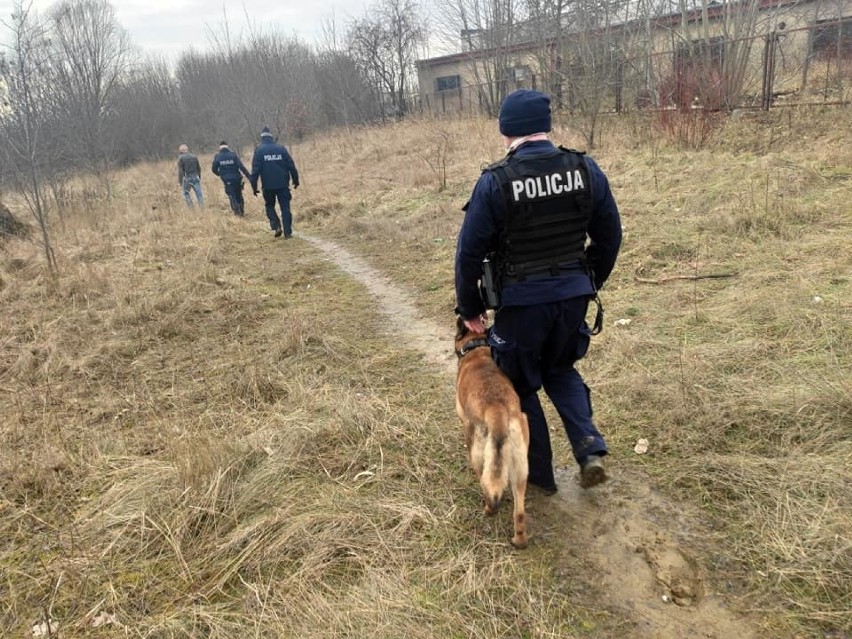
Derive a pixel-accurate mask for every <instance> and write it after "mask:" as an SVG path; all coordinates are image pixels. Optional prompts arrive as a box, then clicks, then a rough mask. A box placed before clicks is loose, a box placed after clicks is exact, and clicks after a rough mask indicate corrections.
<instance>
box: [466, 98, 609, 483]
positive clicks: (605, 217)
mask: <svg viewBox="0 0 852 639" xmlns="http://www.w3.org/2000/svg"><path fill="white" fill-rule="evenodd" d="M499 128H500V133H501V134H502V135H503V141H504V143H505V146H506V149H507V155H506V157H505V158H503V159H502V160H500V161H498V162H495V163H494V164H492V165H490V166H488V167H486V168H485V169H484V170H483V172H482V175H481V176H480V178H479V180H478V182H477V183H476V186H475V187H474V189H473V194H472V195H471V198H470V201H469V202H468V203H467V204H466V205H465V207H464V209H465V211H466V214H465V218H464V222H463V223H462V226H461V229H460V231H459V236H458V244H457V247H456V258H455V288H456V303H457V306H456V313H457V314H458V315H459V316H460V317H461V318H462V320H464V323H465V325H466V326H467V327H468V328H469V329H470V330H472V331H477V332H485V324H484V320H485V316H484V312H485V306H484V304H483V301H482V298H481V296H480V291H479V287H478V282H479V280H480V278H481V276H482V272H483V260H484V259H485V258H486V257H488V258H489V261H490V262H491V263H493V264H495V265H496V273H497V276H496V279H497V280H498V282H499V287H500V301H499V305H498V307H497V308H496V311H495V314H494V324H493V326H492V327H491V329H490V330H489V331H488V345H489V346H490V347H491V353H492V357H493V358H494V360H495V361H496V363H497V365H498V366H499V367H500V368H501V370H503V372H505V373H506V375H507V377H509V379H510V380H511V381H512V384H513V386H514V387H515V390H516V391H517V392H518V395H519V397H520V400H521V409H522V410H523V411H524V412H525V413H526V415H527V419H528V421H529V427H530V447H529V452H528V458H529V478H528V481H529V482H530V483H531V484H533V485H536V486H538V487H539V488H540V489H541V490H542V491H544V492H545V493H546V494H553V493H555V492H556V490H557V485H556V479H555V476H554V472H553V452H552V449H551V444H550V433H549V431H548V427H547V421H546V419H545V416H544V411H543V410H542V406H541V402H540V400H539V396H538V391H539V390H540V389H542V388H543V389H544V392H545V393H546V394H547V396H548V398H549V399H550V400H551V402H552V403H553V405H554V406H555V407H556V411H557V412H558V414H559V417H560V418H561V420H562V422H563V425H564V427H565V431H566V433H567V435H568V440H569V442H570V443H571V447H572V449H573V453H574V458H575V459H576V461H577V463H578V464H579V467H580V485H581V486H582V487H583V488H590V487H592V486H595V485H598V484H600V483H602V482H604V481H606V480H607V471H606V466H605V464H604V457H605V455H606V454H607V445H606V442H605V441H604V438H603V436H602V435H601V433H600V432H599V431H598V429H597V427H596V426H595V424H594V422H593V421H592V402H591V395H590V392H589V388H588V386H586V384H585V383H584V382H583V378H582V377H581V376H580V373H579V372H578V371H577V369H576V368H575V364H576V362H577V361H578V360H580V359H581V358H582V357H583V356H584V355H585V354H586V351H587V350H588V347H589V340H590V335H591V331H590V329H589V326H588V324H587V323H586V312H587V309H588V306H589V302H590V301H591V300H593V299H596V295H597V290H598V289H600V287H601V286H603V284H604V282H605V281H606V280H607V278H608V277H609V274H610V273H611V272H612V269H613V267H614V266H615V261H616V258H617V256H618V252H619V249H620V247H621V220H620V217H619V213H618V207H617V206H616V203H615V199H614V198H613V196H612V192H611V191H610V188H609V183H608V181H607V178H606V176H605V175H604V173H603V171H601V169H600V168H599V167H598V165H597V164H596V163H595V162H594V161H593V160H592V159H591V158H589V157H588V156H586V155H585V154H583V153H580V152H578V151H573V150H569V149H564V148H562V147H557V146H554V145H553V144H552V143H551V142H550V140H549V139H548V132H549V131H550V130H551V112H550V98H549V97H548V96H546V95H545V94H543V93H540V92H538V91H530V90H526V89H522V90H519V91H515V92H514V93H511V94H510V95H508V96H507V97H506V98H505V100H504V102H503V104H502V106H501V108H500V114H499Z"/></svg>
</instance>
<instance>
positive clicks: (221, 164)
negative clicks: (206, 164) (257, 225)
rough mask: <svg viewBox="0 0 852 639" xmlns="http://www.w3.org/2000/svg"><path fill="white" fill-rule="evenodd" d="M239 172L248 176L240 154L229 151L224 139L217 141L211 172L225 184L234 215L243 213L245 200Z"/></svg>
mask: <svg viewBox="0 0 852 639" xmlns="http://www.w3.org/2000/svg"><path fill="white" fill-rule="evenodd" d="M240 173H242V174H243V175H245V176H246V177H248V176H249V172H248V169H247V168H246V167H245V165H244V164H243V161H242V160H240V156H239V155H237V154H236V153H234V152H233V151H231V148H230V147H229V146H228V143H227V142H225V141H224V140H223V141H222V142H220V143H219V152H218V153H217V154H216V155H215V156H214V158H213V174H214V175H218V176H219V178H220V179H221V180H222V182H223V183H224V185H225V195H227V196H228V201H229V202H230V203H231V210H232V211H233V212H234V215H237V216H239V217H242V216H244V215H245V200H244V199H243V179H242V178H241V177H240Z"/></svg>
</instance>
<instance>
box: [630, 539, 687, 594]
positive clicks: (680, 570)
mask: <svg viewBox="0 0 852 639" xmlns="http://www.w3.org/2000/svg"><path fill="white" fill-rule="evenodd" d="M636 550H637V551H638V552H640V553H641V554H642V556H643V557H644V558H645V561H647V562H648V565H649V566H650V567H651V570H652V571H653V572H654V576H655V577H656V578H657V581H658V582H659V583H660V584H662V585H663V586H664V587H665V588H666V589H667V590H668V596H669V598H671V600H672V601H673V602H674V603H676V604H677V605H678V606H693V605H697V604H698V603H700V602H701V599H702V598H703V597H704V581H703V580H702V578H701V573H700V570H699V568H698V563H697V562H696V561H695V559H693V558H691V557H687V556H686V555H685V554H684V553H683V552H682V551H681V550H680V549H678V548H676V547H675V546H672V545H669V544H667V543H665V542H664V541H663V540H662V539H659V538H658V539H657V540H656V541H655V542H654V544H653V545H645V546H643V545H640V546H638V547H637V549H636Z"/></svg>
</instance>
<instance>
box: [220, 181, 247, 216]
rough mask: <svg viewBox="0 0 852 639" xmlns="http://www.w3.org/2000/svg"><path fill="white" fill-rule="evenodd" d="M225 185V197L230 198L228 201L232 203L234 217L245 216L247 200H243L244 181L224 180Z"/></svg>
mask: <svg viewBox="0 0 852 639" xmlns="http://www.w3.org/2000/svg"><path fill="white" fill-rule="evenodd" d="M222 181H223V182H224V183H225V195H227V196H228V201H229V202H230V203H231V210H232V211H233V212H234V215H243V213H245V200H243V181H242V180H240V179H237V180H222Z"/></svg>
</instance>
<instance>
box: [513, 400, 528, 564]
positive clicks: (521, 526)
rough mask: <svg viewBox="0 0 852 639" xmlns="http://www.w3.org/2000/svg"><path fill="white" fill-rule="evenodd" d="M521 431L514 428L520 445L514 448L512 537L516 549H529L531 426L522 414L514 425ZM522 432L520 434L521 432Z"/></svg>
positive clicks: (514, 434)
mask: <svg viewBox="0 0 852 639" xmlns="http://www.w3.org/2000/svg"><path fill="white" fill-rule="evenodd" d="M516 425H517V426H519V427H520V428H519V429H516V428H513V431H514V432H512V434H511V437H513V438H514V437H517V438H518V440H520V441H518V442H517V443H518V444H519V445H518V446H515V447H513V452H514V455H513V460H512V472H511V476H510V479H511V482H512V497H513V500H514V506H515V508H514V512H513V520H514V524H515V536H514V537H512V545H513V546H514V547H515V548H526V547H527V513H526V508H525V501H526V495H527V476H528V475H529V463H528V461H527V449H528V448H529V443H528V442H529V435H528V432H529V426H528V425H527V416H526V415H524V414H523V413H521V418H520V423H517V424H513V426H516ZM519 431H520V432H519Z"/></svg>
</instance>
